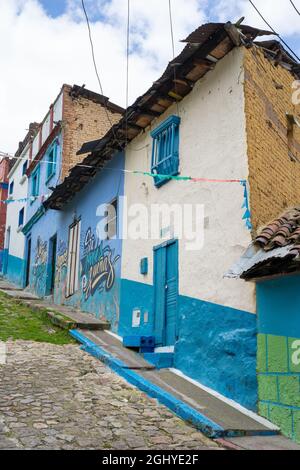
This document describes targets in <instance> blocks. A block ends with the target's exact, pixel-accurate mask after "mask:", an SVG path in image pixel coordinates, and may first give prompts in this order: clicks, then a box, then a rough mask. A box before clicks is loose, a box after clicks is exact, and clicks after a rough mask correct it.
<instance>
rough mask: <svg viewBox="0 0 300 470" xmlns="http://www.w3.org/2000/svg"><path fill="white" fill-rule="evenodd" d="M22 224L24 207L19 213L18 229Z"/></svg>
mask: <svg viewBox="0 0 300 470" xmlns="http://www.w3.org/2000/svg"><path fill="white" fill-rule="evenodd" d="M23 224H24V207H23V209H21V210H20V212H19V227H21V225H23Z"/></svg>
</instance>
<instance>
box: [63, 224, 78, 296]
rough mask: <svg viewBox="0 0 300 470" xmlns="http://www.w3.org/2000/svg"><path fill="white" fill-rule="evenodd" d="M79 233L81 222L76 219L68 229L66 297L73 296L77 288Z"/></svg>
mask: <svg viewBox="0 0 300 470" xmlns="http://www.w3.org/2000/svg"><path fill="white" fill-rule="evenodd" d="M80 232H81V220H80V219H78V220H76V221H74V222H73V224H71V225H70V227H69V241H68V269H67V285H66V297H71V296H72V295H74V294H75V293H76V292H77V291H78V288H79V262H80V260H79V257H80Z"/></svg>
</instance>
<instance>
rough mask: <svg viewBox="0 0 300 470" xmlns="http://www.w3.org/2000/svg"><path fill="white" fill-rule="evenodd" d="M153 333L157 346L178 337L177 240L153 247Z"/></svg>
mask: <svg viewBox="0 0 300 470" xmlns="http://www.w3.org/2000/svg"><path fill="white" fill-rule="evenodd" d="M153 251H154V279H153V281H154V334H155V343H156V345H157V346H173V345H174V344H175V342H176V340H177V337H178V314H177V313H178V240H175V239H174V240H168V241H167V242H164V243H162V244H161V245H159V246H156V247H154V249H153Z"/></svg>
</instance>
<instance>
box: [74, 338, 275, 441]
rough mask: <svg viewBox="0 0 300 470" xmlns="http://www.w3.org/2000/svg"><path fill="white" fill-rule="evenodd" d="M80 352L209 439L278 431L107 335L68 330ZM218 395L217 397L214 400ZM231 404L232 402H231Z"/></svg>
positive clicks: (262, 420)
mask: <svg viewBox="0 0 300 470" xmlns="http://www.w3.org/2000/svg"><path fill="white" fill-rule="evenodd" d="M70 333H71V335H72V337H73V338H75V339H76V340H77V341H78V342H79V343H81V344H82V349H83V350H85V351H86V352H88V353H89V354H91V355H93V356H94V357H96V358H98V359H100V360H101V361H102V362H104V363H105V364H106V365H107V366H109V367H110V368H111V369H112V370H114V371H115V372H116V373H118V374H119V375H120V376H122V377H123V378H124V379H126V380H127V381H128V382H129V383H131V384H132V385H134V386H136V387H137V388H139V389H140V390H142V391H143V392H145V393H146V394H147V395H149V396H151V397H152V398H156V399H157V400H158V401H159V402H160V403H162V404H163V405H165V406H167V407H168V408H169V409H170V410H171V411H173V412H174V413H175V414H176V415H178V416H179V417H181V418H182V419H184V420H186V421H189V422H190V423H192V424H193V425H194V426H195V427H196V428H197V429H199V430H200V431H202V432H203V433H204V434H206V435H207V436H208V437H211V438H228V437H230V438H233V437H242V436H274V435H277V434H278V433H279V428H277V427H276V426H274V425H273V424H272V423H270V422H269V421H267V420H266V419H264V418H262V417H260V416H258V415H256V414H255V413H253V412H251V411H248V410H246V409H244V408H243V407H241V406H240V405H238V404H235V406H233V404H230V403H228V402H229V401H230V400H228V399H226V398H225V397H223V399H222V397H221V396H220V395H219V394H214V393H213V391H209V389H207V388H206V387H201V385H200V384H199V385H197V383H196V382H194V381H192V380H190V379H188V378H186V377H185V376H183V375H182V374H180V373H179V372H178V371H175V370H173V369H156V368H155V367H154V366H153V364H149V363H148V362H147V361H146V360H145V359H144V358H143V357H142V356H140V355H139V354H137V353H135V352H133V351H131V350H128V349H127V348H125V347H123V345H122V342H121V341H120V339H118V338H117V337H116V336H115V335H112V334H111V333H109V332H107V331H95V332H88V331H82V330H71V331H70ZM216 395H217V396H216ZM232 403H234V402H232Z"/></svg>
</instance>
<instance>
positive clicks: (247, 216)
mask: <svg viewBox="0 0 300 470" xmlns="http://www.w3.org/2000/svg"><path fill="white" fill-rule="evenodd" d="M241 185H242V186H243V188H244V203H243V205H242V209H245V213H244V215H243V220H245V224H246V227H247V229H248V230H252V228H253V227H252V223H251V212H250V208H249V197H248V190H247V181H246V180H244V181H241Z"/></svg>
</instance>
